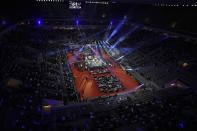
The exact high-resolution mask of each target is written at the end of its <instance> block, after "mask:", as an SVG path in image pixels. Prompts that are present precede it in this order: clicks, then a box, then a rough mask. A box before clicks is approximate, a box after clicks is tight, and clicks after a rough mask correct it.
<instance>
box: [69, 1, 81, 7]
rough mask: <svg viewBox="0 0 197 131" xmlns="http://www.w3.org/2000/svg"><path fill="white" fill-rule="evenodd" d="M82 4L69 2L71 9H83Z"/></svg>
mask: <svg viewBox="0 0 197 131" xmlns="http://www.w3.org/2000/svg"><path fill="white" fill-rule="evenodd" d="M81 6H82V2H80V1H69V9H81Z"/></svg>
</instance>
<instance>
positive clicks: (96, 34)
mask: <svg viewBox="0 0 197 131" xmlns="http://www.w3.org/2000/svg"><path fill="white" fill-rule="evenodd" d="M106 30H107V29H105V30H102V31H99V32H97V33H95V34H93V35H90V36H88V37H86V38H85V39H82V40H80V41H79V42H77V44H79V43H81V42H83V41H85V40H88V39H90V38H93V37H95V36H98V35H100V34H102V33H104V32H105V31H106Z"/></svg>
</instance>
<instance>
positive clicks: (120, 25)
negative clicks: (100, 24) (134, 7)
mask: <svg viewBox="0 0 197 131" xmlns="http://www.w3.org/2000/svg"><path fill="white" fill-rule="evenodd" d="M126 20H127V19H126V18H124V19H123V20H122V21H121V22H120V23H119V24H118V26H117V27H116V28H115V29H114V30H113V32H112V33H111V35H110V36H109V38H107V40H106V41H109V40H110V39H111V38H112V37H113V36H114V35H115V34H116V33H117V32H118V31H119V30H120V28H121V27H122V26H123V24H124V23H125V21H126Z"/></svg>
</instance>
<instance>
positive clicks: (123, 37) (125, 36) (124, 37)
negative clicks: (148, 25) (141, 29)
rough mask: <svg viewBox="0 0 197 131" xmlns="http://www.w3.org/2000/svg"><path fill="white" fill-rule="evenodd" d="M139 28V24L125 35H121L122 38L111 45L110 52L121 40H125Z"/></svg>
mask: <svg viewBox="0 0 197 131" xmlns="http://www.w3.org/2000/svg"><path fill="white" fill-rule="evenodd" d="M137 28H138V26H135V27H134V28H132V29H131V30H130V31H129V32H128V33H127V34H125V35H124V36H122V37H120V39H118V40H117V41H116V43H115V44H114V45H113V46H111V48H110V50H109V52H110V51H111V50H112V49H113V48H115V47H116V46H117V45H118V44H119V43H120V42H122V41H124V40H125V39H126V38H127V37H128V36H129V35H130V34H131V33H132V32H134V31H135V30H136V29H137Z"/></svg>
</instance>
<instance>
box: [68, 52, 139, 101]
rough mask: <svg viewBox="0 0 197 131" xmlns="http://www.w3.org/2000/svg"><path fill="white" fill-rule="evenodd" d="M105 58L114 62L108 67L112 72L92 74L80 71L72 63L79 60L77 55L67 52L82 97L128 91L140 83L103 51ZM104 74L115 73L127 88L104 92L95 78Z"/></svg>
mask: <svg viewBox="0 0 197 131" xmlns="http://www.w3.org/2000/svg"><path fill="white" fill-rule="evenodd" d="M74 53H75V54H76V55H78V57H79V58H81V56H80V55H79V54H77V51H76V50H75V51H74ZM101 54H102V56H103V58H105V59H108V60H109V61H110V62H112V63H113V65H114V66H113V67H107V69H108V70H110V71H111V73H110V74H97V75H92V74H90V73H89V71H88V70H85V71H80V70H79V69H78V67H76V66H74V65H73V64H72V63H75V62H76V61H77V60H76V58H75V56H73V55H72V54H71V53H69V51H67V52H66V55H67V56H68V62H69V64H70V67H71V70H72V73H73V76H74V77H75V84H76V87H77V91H78V92H79V93H80V97H81V99H82V98H83V99H88V98H94V97H98V96H104V95H110V94H117V93H122V92H128V91H131V90H135V88H136V87H137V86H139V84H138V83H137V82H136V81H135V80H134V79H133V78H132V77H131V76H129V75H128V74H127V73H126V72H125V71H124V70H123V69H122V68H121V67H120V66H119V65H118V64H117V63H116V62H115V61H114V60H113V59H112V58H110V57H109V56H108V55H107V54H105V53H104V52H103V51H101ZM104 75H115V76H116V78H117V79H118V80H119V81H120V82H121V84H122V85H123V86H124V87H125V88H126V89H125V90H119V91H118V92H111V93H104V92H101V91H100V90H99V88H98V86H97V84H96V81H95V80H94V77H100V76H104Z"/></svg>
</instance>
